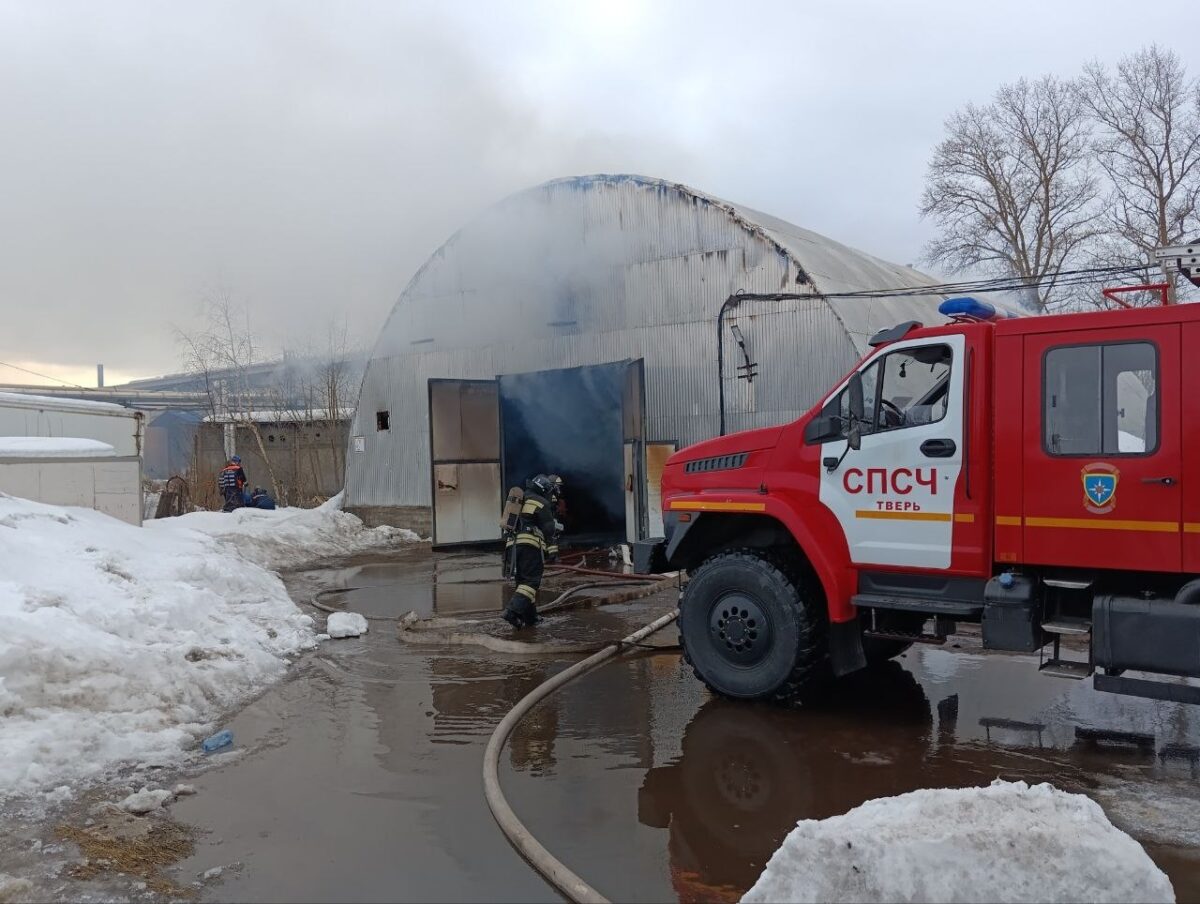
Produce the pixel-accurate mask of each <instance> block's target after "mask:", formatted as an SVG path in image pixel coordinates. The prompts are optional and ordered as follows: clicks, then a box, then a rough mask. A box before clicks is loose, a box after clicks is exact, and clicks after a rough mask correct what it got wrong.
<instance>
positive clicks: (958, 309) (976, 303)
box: [938, 295, 1008, 320]
mask: <svg viewBox="0 0 1200 904" xmlns="http://www.w3.org/2000/svg"><path fill="white" fill-rule="evenodd" d="M938 313H939V314H942V315H944V316H946V317H962V318H969V319H971V320H998V319H1000V318H1001V317H1006V316H1008V315H1007V314H998V313H997V312H996V309H995V307H993V306H992V305H990V304H988V303H987V302H986V301H980V300H979V299H978V298H970V297H969V296H965V295H964V296H963V297H961V298H947V299H946V300H945V301H943V302H942V303H941V304H940V305H938Z"/></svg>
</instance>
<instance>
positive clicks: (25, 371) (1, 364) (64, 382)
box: [0, 361, 88, 389]
mask: <svg viewBox="0 0 1200 904" xmlns="http://www.w3.org/2000/svg"><path fill="white" fill-rule="evenodd" d="M0 367H11V368H12V369H13V370H19V371H20V372H21V373H23V374H29V375H30V376H34V377H40V378H41V379H43V380H53V381H54V382H55V383H62V385H63V386H69V387H71V388H72V389H87V388H88V387H86V386H80V385H79V384H78V383H71V382H68V381H67V380H60V379H59V378H58V377H52V376H50V375H49V374H40V373H38V372H37V371H36V370H30V369H29V368H28V367H18V366H17V365H16V364H9V363H8V362H7V361H0Z"/></svg>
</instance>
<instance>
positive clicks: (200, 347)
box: [176, 287, 286, 504]
mask: <svg viewBox="0 0 1200 904" xmlns="http://www.w3.org/2000/svg"><path fill="white" fill-rule="evenodd" d="M201 305H202V307H201V311H202V316H201V326H200V327H199V328H198V329H196V330H193V331H186V330H176V333H177V335H178V338H179V342H180V344H181V346H182V349H183V359H184V366H185V369H186V370H187V371H188V372H190V373H194V374H198V375H200V376H201V377H202V379H203V384H202V385H203V386H204V391H205V394H206V396H207V400H208V409H209V412H210V414H212V415H213V417H214V418H228V419H229V420H231V421H232V423H233V424H234V425H235V429H236V427H244V428H246V429H247V430H248V431H249V432H250V435H251V436H252V437H253V438H254V443H255V445H256V446H257V447H258V451H259V454H260V455H261V456H262V460H263V463H264V464H265V465H266V468H267V476H268V477H269V478H270V481H271V490H272V492H273V493H274V494H275V497H276V498H277V499H279V500H280V502H282V503H284V504H286V497H285V496H284V494H283V492H282V489H283V488H282V486H281V484H280V482H279V478H278V476H277V475H276V472H275V467H274V464H273V463H272V460H271V455H270V454H269V453H268V451H267V445H266V443H265V442H264V441H263V436H262V431H261V430H260V429H259V417H258V416H257V414H258V408H259V406H261V405H262V404H263V399H264V397H265V396H264V393H263V392H262V391H259V390H256V389H255V388H254V386H253V385H252V380H251V373H252V371H253V370H254V369H255V368H256V367H257V366H258V365H260V364H262V363H264V362H263V360H262V350H261V349H260V348H259V347H258V346H257V345H256V344H255V341H254V332H253V330H252V329H251V327H250V313H249V310H248V308H247V307H246V306H245V305H244V304H241V303H239V302H237V301H236V300H235V299H234V296H233V293H232V292H231V291H230V290H229V289H228V288H226V287H218V288H216V289H213V290H212V291H210V292H208V293H207V294H206V295H205V296H204V298H203V299H202V301H201Z"/></svg>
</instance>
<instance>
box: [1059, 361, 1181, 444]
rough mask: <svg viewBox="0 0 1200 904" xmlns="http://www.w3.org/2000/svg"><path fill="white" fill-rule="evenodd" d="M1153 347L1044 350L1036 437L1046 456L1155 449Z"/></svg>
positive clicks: (1155, 415)
mask: <svg viewBox="0 0 1200 904" xmlns="http://www.w3.org/2000/svg"><path fill="white" fill-rule="evenodd" d="M1157 387H1158V350H1157V349H1156V348H1155V347H1154V345H1152V344H1151V343H1149V342H1122V343H1113V344H1109V345H1073V346H1063V347H1061V348H1052V349H1050V350H1049V351H1048V352H1046V358H1045V363H1044V365H1043V390H1042V391H1043V397H1042V409H1043V419H1042V442H1043V445H1044V447H1045V449H1046V452H1047V453H1048V454H1050V455H1063V456H1070V455H1106V456H1107V455H1148V454H1150V453H1152V452H1154V450H1155V449H1157V448H1158V392H1157Z"/></svg>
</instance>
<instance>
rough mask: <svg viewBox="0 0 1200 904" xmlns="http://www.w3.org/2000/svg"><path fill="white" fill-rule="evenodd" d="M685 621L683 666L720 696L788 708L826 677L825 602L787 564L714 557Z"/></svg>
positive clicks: (695, 580) (758, 557) (688, 595)
mask: <svg viewBox="0 0 1200 904" xmlns="http://www.w3.org/2000/svg"><path fill="white" fill-rule="evenodd" d="M679 613H680V614H679V634H680V640H681V642H682V644H683V655H684V658H685V659H686V660H687V662H688V663H690V664H691V666H692V668H693V670H694V671H695V673H696V677H697V678H699V679H700V680H701V681H703V682H704V683H705V684H706V685H707V686H708V687H709V689H710V690H712V691H714V692H715V693H718V694H721V695H723V696H726V697H734V698H737V699H742V700H761V699H768V700H788V699H792V698H794V697H796V696H797V695H798V694H801V693H803V691H804V690H805V689H806V688H807V687H809V686H811V685H814V684H816V683H818V682H820V681H821V680H822V679H824V678H825V677H826V676H827V674H828V650H827V646H826V640H825V626H826V621H825V605H824V601H823V600H822V598H821V596H820V594H819V593H814V592H813V590H812V589H811V588H810V586H809V582H808V581H806V580H805V577H804V575H803V574H802V573H801V570H800V569H799V568H796V567H794V566H793V565H792V563H789V562H787V561H786V560H784V559H782V558H776V557H772V556H770V555H769V554H767V553H765V552H763V551H761V550H751V549H735V550H727V551H724V552H720V553H718V554H716V555H714V556H712V557H711V558H709V559H708V560H707V561H705V562H704V563H703V564H702V565H701V566H700V567H699V568H697V569H696V570H695V571H693V572H692V574H691V578H690V580H689V581H688V583H687V586H686V589H685V590H684V594H683V599H682V600H681V602H680V608H679Z"/></svg>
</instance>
